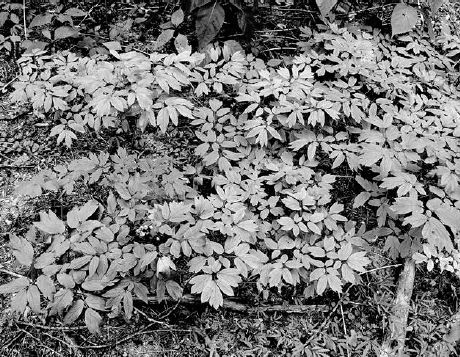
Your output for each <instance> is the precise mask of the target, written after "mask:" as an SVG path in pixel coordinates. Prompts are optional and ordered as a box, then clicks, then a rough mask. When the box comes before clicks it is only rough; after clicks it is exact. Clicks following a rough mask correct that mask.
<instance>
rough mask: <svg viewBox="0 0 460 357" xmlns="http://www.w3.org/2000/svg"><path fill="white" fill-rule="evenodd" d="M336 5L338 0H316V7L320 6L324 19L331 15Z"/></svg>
mask: <svg viewBox="0 0 460 357" xmlns="http://www.w3.org/2000/svg"><path fill="white" fill-rule="evenodd" d="M336 3H337V0H316V5H318V8H319V11H320V12H321V15H323V17H326V16H327V15H329V13H330V12H331V10H332V8H333V7H334V6H335V4H336Z"/></svg>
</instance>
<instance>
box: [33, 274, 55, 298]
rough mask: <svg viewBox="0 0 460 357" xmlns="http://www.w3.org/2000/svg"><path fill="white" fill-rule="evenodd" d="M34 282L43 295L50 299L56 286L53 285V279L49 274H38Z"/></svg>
mask: <svg viewBox="0 0 460 357" xmlns="http://www.w3.org/2000/svg"><path fill="white" fill-rule="evenodd" d="M36 284H37V286H38V288H39V289H40V291H41V292H42V294H43V296H44V297H46V298H47V299H48V300H52V298H53V295H54V293H55V292H56V287H55V286H54V283H53V281H52V280H51V278H50V277H49V276H46V275H40V276H39V277H38V278H37V281H36Z"/></svg>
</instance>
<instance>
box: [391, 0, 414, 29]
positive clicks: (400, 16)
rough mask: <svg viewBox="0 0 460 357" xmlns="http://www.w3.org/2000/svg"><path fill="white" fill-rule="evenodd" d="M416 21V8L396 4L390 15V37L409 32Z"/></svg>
mask: <svg viewBox="0 0 460 357" xmlns="http://www.w3.org/2000/svg"><path fill="white" fill-rule="evenodd" d="M417 21H418V11H417V9H416V8H414V7H412V6H409V5H406V4H404V3H400V4H397V5H396V6H395V8H394V9H393V13H392V14H391V35H392V36H395V35H399V34H402V33H406V32H409V31H411V30H412V29H413V28H414V27H415V26H416V25H417Z"/></svg>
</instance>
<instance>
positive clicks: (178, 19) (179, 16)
mask: <svg viewBox="0 0 460 357" xmlns="http://www.w3.org/2000/svg"><path fill="white" fill-rule="evenodd" d="M171 22H172V24H173V25H174V26H176V27H177V26H179V25H180V24H181V23H182V22H184V12H183V11H182V9H179V10H176V11H174V12H173V14H172V15H171Z"/></svg>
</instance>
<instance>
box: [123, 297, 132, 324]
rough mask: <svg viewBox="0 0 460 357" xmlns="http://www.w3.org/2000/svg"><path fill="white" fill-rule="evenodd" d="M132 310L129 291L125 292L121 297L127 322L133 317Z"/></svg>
mask: <svg viewBox="0 0 460 357" xmlns="http://www.w3.org/2000/svg"><path fill="white" fill-rule="evenodd" d="M133 309H134V307H133V295H132V294H131V291H126V292H125V293H124V295H123V310H124V312H125V316H126V318H127V319H128V320H129V319H131V317H132V316H133Z"/></svg>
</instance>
